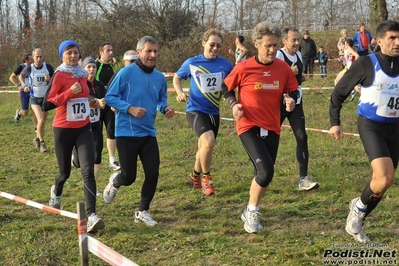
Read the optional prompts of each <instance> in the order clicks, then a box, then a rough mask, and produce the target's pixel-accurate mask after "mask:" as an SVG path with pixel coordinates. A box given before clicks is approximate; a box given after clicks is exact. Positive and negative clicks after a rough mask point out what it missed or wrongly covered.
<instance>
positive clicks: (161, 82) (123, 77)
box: [103, 36, 175, 226]
mask: <svg viewBox="0 0 399 266" xmlns="http://www.w3.org/2000/svg"><path fill="white" fill-rule="evenodd" d="M136 52H137V55H138V59H137V60H136V62H134V63H133V64H131V65H129V66H126V67H124V68H122V69H121V70H120V71H119V72H118V73H117V74H116V76H115V78H114V79H113V81H112V82H111V84H110V85H109V87H108V90H107V93H106V95H105V102H106V103H107V104H108V105H109V106H112V107H113V108H115V109H116V117H115V139H116V147H117V149H118V153H119V158H120V165H121V172H115V173H113V174H112V175H111V177H110V179H109V183H108V185H107V186H106V187H105V189H104V193H103V197H104V201H105V202H106V203H112V202H113V201H114V198H115V196H116V193H117V192H118V189H119V188H120V187H121V186H130V185H131V184H133V183H134V181H136V175H137V158H138V156H140V160H141V163H142V164H143V169H144V173H145V178H144V183H143V186H142V189H141V201H140V204H139V207H138V210H137V211H136V212H135V216H134V221H135V222H137V223H139V222H142V223H144V224H146V225H148V226H154V225H156V224H157V222H156V221H154V220H153V219H152V217H151V215H150V214H149V213H148V210H149V208H150V203H151V201H152V199H153V197H154V195H155V190H156V188H157V183H158V176H159V164H160V158H159V148H158V142H157V138H156V128H155V117H156V114H157V110H158V111H160V112H161V113H162V114H164V115H165V116H166V117H167V118H171V117H173V116H174V114H175V110H174V108H173V107H170V106H168V102H167V84H166V80H165V77H164V75H163V74H162V73H161V72H159V71H158V70H156V69H155V63H156V60H157V58H158V43H157V41H156V40H155V39H154V38H153V37H151V36H144V37H142V38H141V39H140V40H139V41H138V43H137V50H136Z"/></svg>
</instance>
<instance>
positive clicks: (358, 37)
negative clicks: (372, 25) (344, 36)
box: [353, 30, 373, 52]
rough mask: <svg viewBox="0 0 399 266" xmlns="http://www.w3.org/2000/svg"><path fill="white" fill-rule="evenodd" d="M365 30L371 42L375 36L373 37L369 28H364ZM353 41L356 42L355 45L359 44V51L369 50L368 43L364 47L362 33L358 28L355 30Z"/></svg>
mask: <svg viewBox="0 0 399 266" xmlns="http://www.w3.org/2000/svg"><path fill="white" fill-rule="evenodd" d="M364 31H365V33H366V34H367V36H368V38H369V41H368V42H369V43H370V42H371V39H372V38H373V37H371V33H370V32H369V31H368V30H364ZM353 43H354V45H356V46H357V51H358V52H363V51H367V50H368V44H367V46H366V47H363V45H362V41H361V40H360V33H359V31H358V30H357V31H356V32H355V35H353Z"/></svg>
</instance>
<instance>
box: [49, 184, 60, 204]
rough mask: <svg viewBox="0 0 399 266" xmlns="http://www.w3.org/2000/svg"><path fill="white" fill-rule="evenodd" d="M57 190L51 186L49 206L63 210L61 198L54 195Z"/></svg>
mask: <svg viewBox="0 0 399 266" xmlns="http://www.w3.org/2000/svg"><path fill="white" fill-rule="evenodd" d="M54 190H55V185H52V186H51V189H50V201H49V203H48V206H50V207H52V208H55V209H60V208H61V196H58V197H57V196H56V195H55V193H54Z"/></svg>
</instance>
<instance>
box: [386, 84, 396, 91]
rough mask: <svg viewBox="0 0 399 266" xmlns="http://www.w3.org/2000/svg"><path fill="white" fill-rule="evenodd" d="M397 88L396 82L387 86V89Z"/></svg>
mask: <svg viewBox="0 0 399 266" xmlns="http://www.w3.org/2000/svg"><path fill="white" fill-rule="evenodd" d="M396 89H398V84H391V86H389V87H388V90H396Z"/></svg>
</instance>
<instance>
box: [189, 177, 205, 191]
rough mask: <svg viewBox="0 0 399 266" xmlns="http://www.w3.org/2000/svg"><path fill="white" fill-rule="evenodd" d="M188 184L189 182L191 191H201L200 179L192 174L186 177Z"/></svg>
mask: <svg viewBox="0 0 399 266" xmlns="http://www.w3.org/2000/svg"><path fill="white" fill-rule="evenodd" d="M187 179H188V182H190V183H191V184H192V185H193V189H201V188H202V186H201V177H200V176H194V175H193V173H191V174H190V175H189V176H188V177H187Z"/></svg>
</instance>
